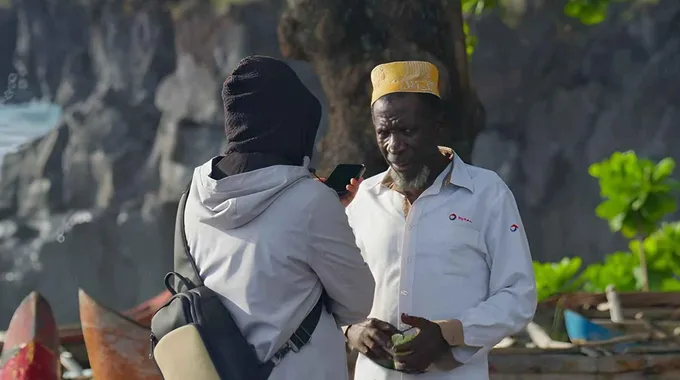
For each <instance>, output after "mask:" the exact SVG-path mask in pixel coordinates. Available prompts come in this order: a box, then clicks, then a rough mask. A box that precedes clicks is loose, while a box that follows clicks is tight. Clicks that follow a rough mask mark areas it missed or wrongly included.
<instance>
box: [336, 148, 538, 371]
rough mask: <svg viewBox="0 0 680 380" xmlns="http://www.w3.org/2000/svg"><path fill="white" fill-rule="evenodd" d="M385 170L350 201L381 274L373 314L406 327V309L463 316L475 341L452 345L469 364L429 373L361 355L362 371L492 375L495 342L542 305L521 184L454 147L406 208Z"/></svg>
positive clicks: (367, 254) (433, 316)
mask: <svg viewBox="0 0 680 380" xmlns="http://www.w3.org/2000/svg"><path fill="white" fill-rule="evenodd" d="M451 165H453V168H451ZM386 173H387V172H385V173H382V174H379V175H376V176H374V177H372V178H369V179H367V180H365V181H364V182H363V183H362V184H361V186H360V189H359V191H358V192H357V196H356V197H355V199H354V201H353V202H352V203H351V205H350V207H348V209H347V214H348V217H349V220H350V225H351V226H352V228H353V230H354V234H355V236H356V238H357V245H358V246H359V248H360V249H361V252H362V255H363V256H364V259H365V260H366V262H367V263H368V265H369V267H370V268H371V271H372V272H373V276H374V277H375V280H376V287H375V295H374V303H373V308H372V310H371V313H370V315H369V317H374V318H378V319H381V320H384V321H387V322H389V323H391V324H393V325H395V326H396V327H397V328H399V329H405V328H407V327H408V326H405V325H403V324H402V323H401V320H400V315H401V313H406V314H410V315H414V316H419V317H424V318H427V319H430V320H450V319H458V320H460V321H461V322H462V324H463V332H464V337H465V344H466V346H470V347H466V346H460V347H457V348H453V349H452V352H453V355H454V357H455V358H456V359H457V360H458V361H459V362H461V363H464V364H463V365H462V366H460V367H458V368H456V369H454V370H452V371H449V372H430V373H426V374H420V375H407V374H402V373H401V372H396V371H392V370H388V369H385V368H383V367H380V366H378V365H376V364H374V363H373V362H372V361H370V360H369V359H367V358H366V357H365V356H363V355H359V359H358V361H357V365H356V370H355V377H354V378H355V379H356V380H397V379H404V380H406V379H418V380H426V379H432V380H444V379H447V380H453V379H457V380H486V379H488V378H489V373H488V361H487V354H488V352H489V351H490V350H491V349H492V348H493V346H494V345H496V344H497V343H498V342H500V341H501V340H502V339H503V338H504V337H506V336H508V335H510V334H513V333H515V332H517V331H519V330H521V329H522V328H524V326H525V325H526V324H527V323H528V322H529V321H530V320H531V318H532V317H533V314H534V312H535V309H536V286H535V280H534V275H533V268H532V261H531V254H530V252H529V245H528V242H527V238H526V233H525V231H524V228H523V226H522V221H521V218H520V215H519V211H518V210H517V206H516V203H515V199H514V197H513V195H512V192H511V191H510V189H509V188H508V187H507V185H506V184H505V183H504V182H503V181H502V180H501V179H500V177H498V175H497V174H496V173H495V172H492V171H490V170H486V169H482V168H478V167H475V166H471V165H467V164H466V163H464V162H463V161H462V160H461V159H460V158H459V157H458V156H457V155H454V157H453V160H452V164H450V165H449V167H448V168H447V169H445V170H444V171H443V172H442V173H441V174H440V175H439V177H438V178H437V179H436V180H435V182H434V184H433V185H432V186H430V188H428V189H427V190H426V191H425V192H424V193H423V194H422V195H421V196H420V197H419V198H418V199H417V200H416V201H415V202H414V203H413V205H411V208H410V210H409V211H408V214H407V216H406V217H405V216H404V211H403V210H404V207H403V204H404V196H403V195H402V194H400V193H398V192H396V191H393V190H391V189H389V188H388V187H386V186H385V185H383V184H382V183H381V181H382V179H383V177H384V176H385V174H386ZM448 173H450V174H451V175H450V176H448V175H447V174H448ZM445 178H450V181H448V182H447V183H444V182H443V181H444V179H445Z"/></svg>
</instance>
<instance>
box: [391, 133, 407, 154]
mask: <svg viewBox="0 0 680 380" xmlns="http://www.w3.org/2000/svg"><path fill="white" fill-rule="evenodd" d="M405 147H406V145H405V144H404V142H403V140H402V139H401V138H399V136H396V135H392V136H390V140H389V142H388V143H387V153H389V154H395V155H396V154H399V153H401V152H403V151H404V148H405Z"/></svg>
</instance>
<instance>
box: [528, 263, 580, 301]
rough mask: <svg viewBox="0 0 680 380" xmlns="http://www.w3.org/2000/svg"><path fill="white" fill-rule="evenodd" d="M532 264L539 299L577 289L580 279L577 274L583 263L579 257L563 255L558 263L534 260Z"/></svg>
mask: <svg viewBox="0 0 680 380" xmlns="http://www.w3.org/2000/svg"><path fill="white" fill-rule="evenodd" d="M533 265H534V275H535V277H536V292H537V293H538V300H539V301H543V300H544V299H546V298H548V297H550V296H552V295H555V294H561V293H570V292H573V291H576V290H578V289H579V285H580V281H579V279H578V278H577V274H578V272H579V271H580V270H581V265H583V260H581V258H580V257H574V258H568V257H565V258H563V259H562V260H561V261H560V262H559V263H540V262H538V261H534V263H533Z"/></svg>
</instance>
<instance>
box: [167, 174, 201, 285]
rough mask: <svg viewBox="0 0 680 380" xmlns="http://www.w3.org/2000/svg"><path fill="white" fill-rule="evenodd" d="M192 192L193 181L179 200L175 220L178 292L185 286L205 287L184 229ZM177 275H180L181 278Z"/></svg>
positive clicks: (175, 263)
mask: <svg viewBox="0 0 680 380" xmlns="http://www.w3.org/2000/svg"><path fill="white" fill-rule="evenodd" d="M190 190H191V181H189V184H188V185H187V187H186V189H185V190H184V191H183V192H182V196H181V197H180V198H179V206H178V209H177V217H176V219H175V252H174V265H175V270H174V271H175V277H176V279H175V289H176V290H177V291H179V290H180V287H181V286H183V285H184V286H185V287H187V288H189V287H191V288H194V287H197V286H202V285H203V280H202V279H201V275H200V272H199V271H198V267H197V266H196V262H194V258H193V257H191V253H190V252H189V243H188V242H187V234H186V230H185V227H184V212H185V210H186V207H187V198H188V197H189V191H190ZM177 274H179V276H178V275H177ZM187 282H188V285H187Z"/></svg>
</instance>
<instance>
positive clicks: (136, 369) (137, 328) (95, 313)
mask: <svg viewBox="0 0 680 380" xmlns="http://www.w3.org/2000/svg"><path fill="white" fill-rule="evenodd" d="M78 299H79V305H80V323H81V326H82V330H83V337H84V340H85V346H86V347H87V352H88V356H89V361H90V367H91V368H92V373H93V376H94V378H95V379H106V380H118V379H120V380H151V379H153V380H156V379H157V380H161V379H162V376H161V374H160V372H159V371H158V369H157V367H156V364H155V363H154V361H153V360H152V359H149V333H150V331H149V328H148V327H145V326H143V325H142V324H140V323H138V322H136V321H134V320H132V319H130V318H128V317H125V316H123V315H122V314H119V313H117V312H115V311H113V310H111V309H108V308H106V307H104V306H101V305H99V304H98V303H97V302H95V301H94V300H93V299H92V298H90V297H89V296H88V295H87V294H86V293H85V292H84V291H83V290H82V289H80V290H79V291H78Z"/></svg>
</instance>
